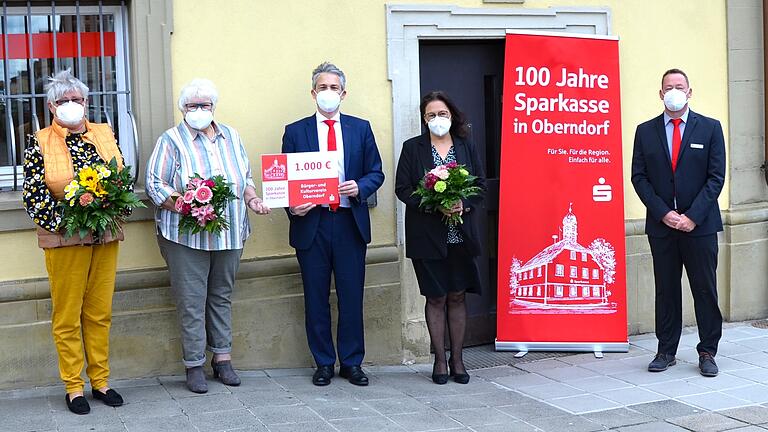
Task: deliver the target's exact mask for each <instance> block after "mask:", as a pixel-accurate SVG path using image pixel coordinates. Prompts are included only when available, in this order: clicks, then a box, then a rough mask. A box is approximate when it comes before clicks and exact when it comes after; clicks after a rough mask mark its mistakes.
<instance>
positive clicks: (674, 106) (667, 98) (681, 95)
mask: <svg viewBox="0 0 768 432" xmlns="http://www.w3.org/2000/svg"><path fill="white" fill-rule="evenodd" d="M687 103H688V95H686V94H685V92H684V91H682V90H678V89H672V90H669V91H667V92H666V93H664V106H665V107H667V109H668V110H670V111H680V110H681V109H683V107H684V106H685V104H687Z"/></svg>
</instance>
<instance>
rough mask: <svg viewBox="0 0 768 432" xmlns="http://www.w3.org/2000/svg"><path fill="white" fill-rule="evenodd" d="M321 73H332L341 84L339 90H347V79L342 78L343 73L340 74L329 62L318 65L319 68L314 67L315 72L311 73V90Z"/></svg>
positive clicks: (339, 70)
mask: <svg viewBox="0 0 768 432" xmlns="http://www.w3.org/2000/svg"><path fill="white" fill-rule="evenodd" d="M322 73H332V74H334V75H336V76H338V77H339V81H340V82H341V90H342V91H343V90H344V89H345V88H347V78H346V77H345V76H344V72H342V71H341V69H339V68H338V67H336V65H335V64H333V63H331V62H323V63H321V64H320V66H318V67H316V68H315V70H313V71H312V88H313V89H314V88H315V87H316V86H317V78H318V77H319V76H320V74H322Z"/></svg>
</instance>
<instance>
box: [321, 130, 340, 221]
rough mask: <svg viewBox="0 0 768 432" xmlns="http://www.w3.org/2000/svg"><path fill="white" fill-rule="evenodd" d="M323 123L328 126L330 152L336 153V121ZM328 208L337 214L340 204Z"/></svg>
mask: <svg viewBox="0 0 768 432" xmlns="http://www.w3.org/2000/svg"><path fill="white" fill-rule="evenodd" d="M323 123H325V124H327V125H328V151H336V129H334V128H333V124H334V123H336V120H323ZM328 207H329V208H330V209H331V211H332V212H335V211H336V209H337V208H339V204H338V203H331V204H328Z"/></svg>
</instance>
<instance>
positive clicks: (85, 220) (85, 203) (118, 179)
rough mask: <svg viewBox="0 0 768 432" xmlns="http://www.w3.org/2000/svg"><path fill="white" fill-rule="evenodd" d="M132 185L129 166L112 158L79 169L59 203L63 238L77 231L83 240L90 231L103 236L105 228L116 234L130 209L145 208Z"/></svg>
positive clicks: (128, 214) (97, 235) (129, 213)
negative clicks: (102, 162)
mask: <svg viewBox="0 0 768 432" xmlns="http://www.w3.org/2000/svg"><path fill="white" fill-rule="evenodd" d="M132 184H133V178H132V177H131V170H130V168H129V167H123V168H122V169H120V168H118V166H117V160H115V158H112V160H110V161H109V163H108V164H94V165H91V166H87V167H84V168H83V169H81V170H80V171H78V172H77V175H75V178H74V179H73V180H72V181H71V182H70V183H69V184H68V185H67V186H66V187H65V188H64V194H65V195H64V200H62V201H60V202H59V203H58V206H59V208H60V209H61V226H62V227H63V228H64V230H65V232H64V237H66V238H69V237H72V236H73V235H75V234H78V235H79V236H80V238H81V239H82V238H85V237H86V236H87V235H88V234H89V233H91V232H92V233H93V234H94V235H95V236H96V237H102V236H103V235H104V233H105V232H107V230H109V231H110V232H111V233H112V234H113V235H117V233H118V231H120V227H121V226H122V225H123V224H124V223H125V221H126V219H127V218H128V216H130V215H131V211H133V209H135V208H141V207H146V206H145V205H144V203H142V202H141V200H139V197H138V196H136V194H135V193H133V187H132Z"/></svg>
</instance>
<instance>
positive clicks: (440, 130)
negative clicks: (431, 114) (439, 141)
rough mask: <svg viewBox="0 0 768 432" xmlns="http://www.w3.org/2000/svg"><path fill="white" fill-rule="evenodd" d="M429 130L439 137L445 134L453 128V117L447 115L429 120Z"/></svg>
mask: <svg viewBox="0 0 768 432" xmlns="http://www.w3.org/2000/svg"><path fill="white" fill-rule="evenodd" d="M427 127H428V128H429V131H430V132H432V133H433V134H434V135H437V136H439V137H441V136H445V134H447V133H448V132H449V131H450V130H451V119H449V118H445V117H435V118H433V119H432V120H430V121H428V122H427Z"/></svg>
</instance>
